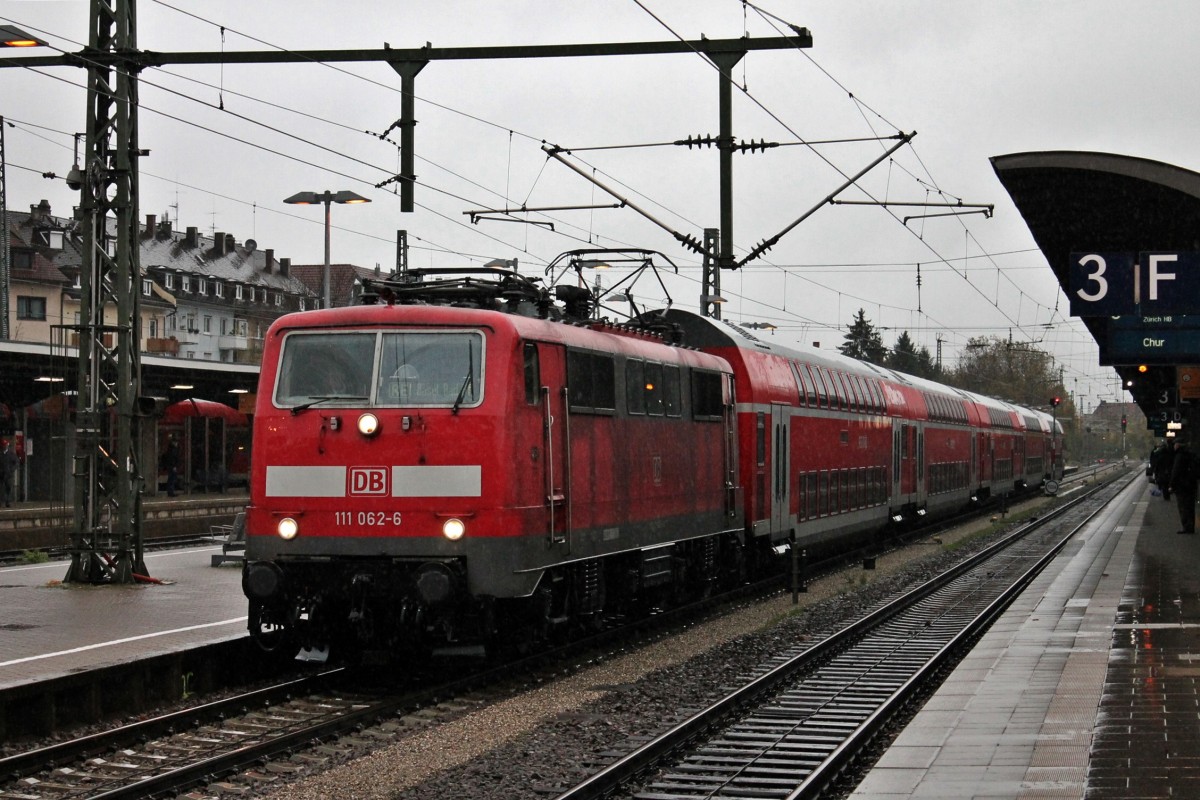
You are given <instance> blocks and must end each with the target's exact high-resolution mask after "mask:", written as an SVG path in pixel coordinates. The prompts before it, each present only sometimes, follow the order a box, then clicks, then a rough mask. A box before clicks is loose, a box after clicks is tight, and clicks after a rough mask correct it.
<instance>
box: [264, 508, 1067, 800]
mask: <svg viewBox="0 0 1200 800" xmlns="http://www.w3.org/2000/svg"><path fill="white" fill-rule="evenodd" d="M1046 502H1047V501H1046V500H1044V499H1037V500H1031V501H1028V502H1026V503H1024V504H1022V505H1020V506H1016V507H1014V509H1012V510H1011V511H1010V513H1009V514H1008V516H1007V518H1006V519H1007V521H1009V522H1012V523H1016V522H1019V521H1024V520H1026V519H1028V517H1029V516H1030V515H1031V513H1037V512H1036V510H1037V509H1038V508H1040V507H1041V506H1042V505H1044V504H1045V503H1046ZM988 527H989V524H988V522H987V521H986V520H984V521H982V522H980V523H976V524H973V525H967V526H963V527H962V528H960V529H956V530H954V531H949V532H944V533H941V534H938V536H937V537H935V538H933V539H926V540H924V541H922V542H920V543H917V544H914V545H911V546H908V547H905V548H903V549H902V550H898V551H895V552H893V553H889V554H887V555H885V556H882V557H880V558H879V559H878V560H877V564H876V569H875V570H873V571H868V570H862V569H858V568H855V569H847V570H843V571H842V572H839V573H837V574H835V575H833V576H830V577H827V578H824V579H822V580H819V581H814V582H813V583H811V584H810V585H809V587H808V592H807V594H802V595H800V603H799V605H793V604H792V600H791V595H790V594H785V595H783V596H781V597H778V598H776V599H772V600H769V601H766V602H762V603H758V604H755V605H754V606H752V607H748V608H745V609H742V610H738V611H734V612H731V613H728V614H726V615H725V616H723V617H721V618H718V619H716V620H713V621H711V622H706V623H704V624H703V625H699V626H697V627H696V628H694V629H692V630H689V631H686V632H684V633H681V634H678V635H675V636H672V637H670V638H667V639H663V640H661V641H659V642H656V643H654V644H651V645H649V646H647V647H643V648H640V649H638V650H637V651H636V652H631V653H628V654H625V655H622V656H619V657H614V658H612V659H610V660H608V661H607V662H603V663H600V664H596V665H594V666H591V667H588V668H586V669H582V670H580V671H579V672H577V673H575V674H573V675H569V676H565V677H563V678H561V679H558V680H554V681H551V682H549V683H547V684H545V685H542V686H538V687H531V688H529V689H528V690H526V691H522V692H520V693H518V694H516V695H515V696H512V697H510V698H508V699H505V700H502V701H500V702H497V703H494V704H488V705H484V706H482V707H479V708H476V709H474V710H469V711H466V712H464V713H463V714H462V715H461V716H459V717H458V718H456V719H451V720H449V721H438V722H437V723H436V724H432V725H429V726H426V727H422V726H407V725H406V726H404V727H402V728H400V729H399V731H398V732H397V734H396V738H395V739H394V740H392V741H390V742H388V743H386V744H383V745H381V746H378V747H377V748H376V749H374V750H373V751H372V752H370V753H369V754H367V755H364V756H362V757H358V758H354V759H353V760H350V761H347V762H346V763H343V764H341V765H339V766H335V767H333V768H329V769H325V770H324V771H322V772H320V773H317V774H312V775H309V776H306V777H305V776H303V773H298V774H297V775H296V776H293V778H292V779H291V780H290V781H288V782H287V783H286V785H281V784H279V783H278V782H274V783H273V786H272V787H271V788H267V787H263V790H264V794H263V795H261V796H262V797H264V798H268V799H269V800H324V799H325V798H329V797H339V798H345V799H346V800H351V799H353V800H365V799H366V798H389V799H391V800H444V798H449V797H470V798H472V799H473V800H514V798H546V797H554V796H555V795H557V794H558V793H559V792H561V791H563V790H565V789H566V788H569V787H570V786H572V785H574V784H575V783H576V782H577V781H578V780H580V779H582V778H583V777H585V776H586V775H587V774H589V773H590V772H591V771H593V770H592V769H590V766H591V765H594V764H596V763H597V762H598V761H599V760H601V759H600V756H601V754H604V753H606V752H611V751H614V750H622V751H623V750H625V749H627V748H628V746H629V744H630V742H631V741H633V740H638V739H641V738H645V737H649V736H652V735H655V734H657V733H659V732H661V731H662V730H665V729H666V728H668V727H670V726H671V725H672V724H674V723H676V722H678V721H680V720H682V719H685V718H686V716H687V715H688V709H694V708H699V707H701V706H702V705H704V704H706V703H707V702H708V701H709V700H713V699H716V698H717V697H718V696H720V694H721V690H722V689H724V688H726V687H732V686H736V685H739V683H740V682H742V680H741V679H742V677H743V676H745V675H747V674H749V673H750V672H751V671H752V670H753V669H754V668H756V667H757V666H758V665H759V664H760V663H762V662H763V661H765V660H766V659H769V658H770V657H771V656H772V655H774V654H776V653H778V652H780V651H781V650H783V649H784V648H786V647H788V646H791V645H794V644H795V643H796V642H798V641H803V640H804V639H805V638H809V637H812V636H814V635H816V634H817V633H819V632H822V631H825V630H827V629H829V628H831V627H832V626H833V625H835V624H836V623H838V622H839V621H841V620H845V619H848V618H850V617H852V616H853V615H855V614H859V613H861V612H862V611H863V610H865V609H866V608H869V607H871V606H874V605H876V604H878V602H879V601H881V600H882V599H884V598H886V597H888V596H890V595H892V594H894V593H895V592H897V591H900V590H901V589H903V588H905V587H908V586H911V585H915V584H917V583H919V582H921V581H923V580H925V579H927V578H929V577H932V576H933V575H935V574H937V573H938V572H939V571H940V570H941V569H943V568H944V567H945V566H947V565H948V564H950V563H953V562H957V561H958V560H960V559H961V558H962V554H963V552H967V551H972V550H975V549H977V548H978V546H980V545H981V544H982V543H984V542H986V541H988V540H990V539H992V538H994V536H996V535H998V533H989V534H988V535H986V536H984V535H981V534H982V533H987V530H986V529H987V528H988ZM960 540H964V541H962V548H961V549H959V550H957V551H956V552H954V553H950V552H948V549H947V547H946V545H950V544H953V543H956V542H959V541H960ZM797 610H799V611H800V612H801V613H797Z"/></svg>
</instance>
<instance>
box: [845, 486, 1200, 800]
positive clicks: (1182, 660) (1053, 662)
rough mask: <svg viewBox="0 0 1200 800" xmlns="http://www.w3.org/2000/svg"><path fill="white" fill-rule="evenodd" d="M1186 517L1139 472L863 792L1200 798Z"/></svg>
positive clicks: (1194, 605)
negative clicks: (1182, 519) (1153, 492)
mask: <svg viewBox="0 0 1200 800" xmlns="http://www.w3.org/2000/svg"><path fill="white" fill-rule="evenodd" d="M1178 528H1179V516H1178V512H1177V509H1176V504H1175V499H1174V498H1172V499H1171V501H1169V502H1167V501H1164V500H1163V499H1162V498H1161V497H1154V496H1152V495H1151V493H1150V487H1149V485H1148V484H1147V483H1146V482H1145V481H1144V480H1142V479H1137V480H1135V481H1134V483H1133V484H1131V485H1130V486H1129V487H1128V488H1127V489H1126V490H1125V491H1124V492H1123V493H1122V494H1121V497H1120V498H1119V500H1118V501H1117V502H1116V503H1114V504H1113V506H1112V507H1111V508H1110V509H1109V510H1108V511H1106V512H1104V513H1103V514H1101V515H1100V516H1098V517H1097V518H1096V519H1094V520H1093V521H1092V522H1091V523H1089V524H1088V525H1087V526H1086V527H1085V528H1084V529H1083V530H1082V531H1081V532H1080V533H1079V534H1078V535H1076V537H1075V538H1074V540H1072V542H1071V543H1070V544H1069V545H1068V547H1067V548H1066V549H1065V550H1064V551H1063V552H1062V553H1061V554H1060V556H1059V557H1058V559H1056V563H1055V564H1054V565H1052V566H1051V567H1050V569H1048V570H1047V571H1046V572H1044V573H1043V574H1042V575H1041V576H1040V577H1039V578H1038V579H1037V580H1036V581H1035V582H1034V583H1033V584H1031V585H1030V587H1029V588H1028V589H1027V590H1026V591H1025V592H1024V593H1023V594H1022V595H1021V597H1020V598H1018V600H1017V602H1016V603H1014V604H1013V605H1012V607H1010V608H1009V610H1008V611H1007V612H1006V613H1005V614H1004V615H1003V617H1002V618H1001V619H1000V620H998V621H997V622H996V623H995V624H994V625H993V626H992V628H991V630H989V632H988V633H987V634H986V635H985V636H984V638H983V639H982V640H981V641H980V643H979V645H978V646H977V647H976V648H975V649H974V650H973V651H972V653H971V654H970V655H969V656H968V657H967V658H966V659H965V660H964V661H963V662H962V663H961V664H960V665H959V666H958V668H957V669H955V671H954V672H953V674H952V675H951V676H950V678H949V679H948V680H947V681H946V683H945V684H944V685H943V686H942V687H941V688H940V689H939V690H938V692H937V693H936V694H935V695H934V697H932V698H931V699H930V701H929V702H928V703H927V704H926V705H925V707H924V708H923V709H922V710H921V712H920V713H919V714H918V715H917V717H916V719H915V720H914V721H913V723H912V724H910V725H909V726H908V727H907V728H906V729H905V730H904V731H903V733H901V735H900V736H899V737H898V738H897V740H896V741H895V742H894V744H893V746H892V747H891V748H890V749H889V750H888V752H887V753H886V754H885V755H884V756H883V758H881V759H880V761H879V763H878V764H877V765H876V766H875V768H874V769H873V770H872V771H871V772H870V773H869V774H868V776H867V777H866V778H865V779H864V780H863V782H862V783H861V784H860V786H859V787H858V789H857V790H856V791H855V792H854V793H853V795H852V798H853V799H854V800H901V798H904V799H905V800H909V799H910V798H955V799H956V800H969V799H971V798H978V799H980V800H982V799H983V798H987V799H988V800H998V799H999V798H1021V799H1022V800H1026V799H1033V798H1095V799H1097V800H1099V799H1100V798H1200V680H1198V679H1200V535H1191V536H1188V535H1180V534H1177V533H1176V530H1178Z"/></svg>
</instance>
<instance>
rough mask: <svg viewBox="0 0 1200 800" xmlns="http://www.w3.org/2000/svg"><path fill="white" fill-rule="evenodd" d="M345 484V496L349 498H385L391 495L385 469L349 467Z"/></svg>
mask: <svg viewBox="0 0 1200 800" xmlns="http://www.w3.org/2000/svg"><path fill="white" fill-rule="evenodd" d="M346 482H347V484H348V485H347V486H346V494H348V495H351V496H355V495H357V496H371V497H374V496H380V495H382V496H385V497H386V496H387V495H389V494H391V489H390V487H389V486H388V469H387V467H351V468H350V472H349V473H348V474H347V475H346Z"/></svg>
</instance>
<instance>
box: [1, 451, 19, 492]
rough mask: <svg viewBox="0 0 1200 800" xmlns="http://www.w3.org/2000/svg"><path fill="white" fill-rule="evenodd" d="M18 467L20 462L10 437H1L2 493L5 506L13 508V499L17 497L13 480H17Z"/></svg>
mask: <svg viewBox="0 0 1200 800" xmlns="http://www.w3.org/2000/svg"><path fill="white" fill-rule="evenodd" d="M18 469H20V463H19V462H18V461H17V454H16V451H14V450H13V449H12V445H11V444H10V443H9V441H8V439H0V494H3V495H4V507H5V508H12V501H13V500H14V499H15V497H14V495H15V491H14V489H13V481H15V480H16V477H17V470H18Z"/></svg>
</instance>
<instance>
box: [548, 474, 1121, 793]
mask: <svg viewBox="0 0 1200 800" xmlns="http://www.w3.org/2000/svg"><path fill="white" fill-rule="evenodd" d="M1137 477H1138V476H1137V475H1136V474H1135V475H1134V476H1133V477H1132V478H1130V479H1129V480H1125V481H1113V482H1110V483H1108V484H1104V485H1100V486H1098V487H1096V488H1095V489H1093V490H1092V491H1090V492H1088V493H1087V494H1086V495H1083V496H1081V497H1080V498H1077V499H1076V500H1074V501H1071V502H1070V503H1068V504H1064V505H1063V506H1061V507H1060V508H1058V509H1056V510H1055V511H1054V512H1051V513H1050V514H1048V515H1046V516H1044V517H1042V518H1041V519H1038V520H1036V521H1033V522H1031V523H1029V524H1027V525H1024V526H1022V527H1021V528H1019V529H1018V530H1016V531H1015V532H1013V533H1012V534H1011V535H1009V536H1008V537H1006V538H1005V539H1004V540H1003V541H1001V542H999V543H997V544H995V545H993V546H992V547H989V548H988V549H986V550H985V551H983V552H981V553H979V554H978V555H976V556H974V557H972V558H971V559H969V560H967V561H966V562H964V563H963V564H962V565H960V566H959V567H958V568H956V569H954V570H952V571H950V572H948V573H946V574H945V575H942V576H939V577H937V578H936V579H934V580H931V581H929V582H927V583H926V584H924V585H922V586H920V587H917V588H916V589H913V590H912V591H910V592H907V593H905V594H904V595H903V596H902V597H898V598H896V599H894V600H892V601H890V602H888V603H887V604H885V605H883V606H881V607H879V608H878V609H876V610H875V611H874V612H872V613H871V614H869V615H868V616H866V617H864V618H862V619H860V620H858V621H856V622H855V623H853V624H852V625H849V626H847V627H846V628H844V629H843V630H841V631H838V632H836V633H834V634H832V635H831V636H829V637H827V638H825V639H824V640H822V641H821V642H819V643H817V644H815V645H812V646H809V647H805V648H803V649H798V650H797V651H795V652H792V653H787V654H783V655H781V656H780V658H779V659H777V660H776V661H775V662H773V663H772V664H771V665H770V666H769V667H764V669H763V671H762V673H761V674H759V675H758V676H757V677H755V678H754V679H753V680H751V681H750V682H748V683H747V684H745V685H744V686H741V687H740V688H738V689H736V690H735V691H732V692H730V693H729V694H727V695H726V696H725V697H723V698H721V699H720V700H718V701H716V702H714V703H712V704H711V705H709V706H708V707H707V708H704V709H702V710H700V711H698V712H696V713H694V714H693V715H691V716H690V717H689V718H687V719H686V720H684V721H683V722H681V723H680V724H678V725H676V726H674V727H673V728H671V729H670V730H668V731H666V732H665V733H663V734H662V735H661V736H659V737H657V738H655V739H653V740H651V741H648V742H646V743H645V744H643V745H642V746H641V747H639V748H637V749H636V750H634V751H632V752H630V753H628V754H627V755H625V756H623V757H622V758H620V759H619V760H617V761H615V762H614V763H612V764H610V765H609V766H607V767H606V768H604V769H602V770H600V771H599V772H597V773H596V774H594V775H592V776H591V777H589V778H588V779H586V780H584V781H582V782H580V783H579V784H578V785H576V786H575V787H573V788H572V789H569V790H568V791H566V792H563V793H562V794H560V795H559V796H558V800H585V799H586V798H598V797H632V798H636V800H692V798H698V797H703V798H713V797H738V798H746V797H753V798H759V799H761V800H767V799H769V798H781V799H782V798H786V799H787V800H803V798H812V797H818V796H821V794H822V792H824V791H826V790H827V789H828V788H829V787H830V786H831V785H832V784H833V783H834V781H836V780H837V779H838V778H839V776H840V775H842V774H843V772H844V770H846V769H847V767H848V766H850V765H851V764H852V763H853V762H854V760H855V759H856V758H857V757H858V756H859V755H860V754H861V753H863V752H864V751H865V750H866V748H868V747H869V746H870V744H871V743H872V742H873V741H874V739H875V737H877V736H878V735H879V733H880V732H881V731H882V730H884V728H885V726H886V725H887V724H888V723H889V722H890V721H893V720H894V719H896V717H897V715H899V714H900V713H901V712H902V711H904V710H905V709H906V708H908V707H910V706H911V705H913V704H915V700H916V699H917V698H920V697H923V696H924V693H926V692H929V691H931V690H932V688H934V684H935V683H938V682H940V680H938V678H937V676H938V675H939V673H941V672H942V671H943V670H945V669H947V668H948V667H949V666H950V665H951V664H952V662H953V661H954V660H955V659H957V658H958V657H960V656H961V655H962V654H963V653H964V652H965V650H966V649H968V646H969V643H970V642H972V641H974V640H975V639H976V638H977V637H978V636H979V635H981V633H982V632H983V631H984V630H985V629H986V628H987V626H988V625H989V624H990V623H991V622H992V620H994V619H995V618H996V617H997V616H998V615H999V614H1000V613H1001V612H1002V611H1003V610H1004V608H1005V607H1007V605H1008V604H1009V603H1010V602H1011V600H1012V599H1013V598H1015V597H1016V596H1017V595H1018V594H1019V593H1020V592H1021V591H1022V590H1023V589H1024V588H1025V586H1027V585H1028V584H1029V582H1030V581H1032V580H1033V578H1034V577H1036V575H1037V574H1038V573H1039V572H1040V571H1041V570H1042V569H1043V568H1044V567H1045V566H1046V565H1047V564H1048V563H1049V562H1050V561H1051V560H1052V559H1053V557H1054V556H1055V554H1057V552H1058V551H1059V550H1060V549H1061V548H1062V547H1063V546H1064V545H1065V544H1066V543H1067V542H1068V541H1069V540H1070V539H1071V538H1072V537H1073V536H1074V535H1075V533H1076V532H1077V531H1078V530H1079V529H1080V528H1081V527H1082V526H1083V525H1085V524H1086V523H1087V522H1088V520H1090V519H1091V518H1092V517H1093V516H1094V515H1095V514H1096V513H1099V510H1100V509H1101V508H1103V507H1104V505H1105V504H1106V503H1107V502H1108V500H1110V499H1111V498H1112V497H1113V496H1115V495H1116V494H1117V493H1118V492H1119V489H1120V488H1123V487H1125V486H1128V485H1129V483H1130V482H1132V481H1136V480H1137ZM1114 486H1115V487H1117V488H1114ZM1064 530H1065V531H1066V532H1065V533H1064V532H1063V531H1064ZM646 776H650V777H646Z"/></svg>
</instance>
